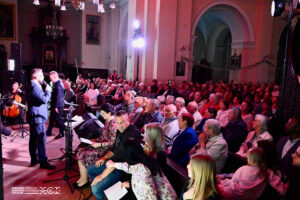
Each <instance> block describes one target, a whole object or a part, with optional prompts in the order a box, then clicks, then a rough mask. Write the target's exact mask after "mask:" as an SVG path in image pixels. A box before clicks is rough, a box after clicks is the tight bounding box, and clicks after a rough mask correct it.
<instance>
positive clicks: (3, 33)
mask: <svg viewBox="0 0 300 200" xmlns="http://www.w3.org/2000/svg"><path fill="white" fill-rule="evenodd" d="M15 39H16V6H15V4H9V3H2V2H1V3H0V40H15Z"/></svg>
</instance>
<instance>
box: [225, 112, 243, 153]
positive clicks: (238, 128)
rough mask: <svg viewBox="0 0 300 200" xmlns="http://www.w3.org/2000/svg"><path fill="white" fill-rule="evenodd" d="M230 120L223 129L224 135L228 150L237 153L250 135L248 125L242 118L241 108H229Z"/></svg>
mask: <svg viewBox="0 0 300 200" xmlns="http://www.w3.org/2000/svg"><path fill="white" fill-rule="evenodd" d="M228 120H229V122H228V124H227V125H226V127H225V128H224V131H223V137H224V139H225V140H226V142H227V144H228V150H229V151H230V152H232V153H235V152H237V151H238V150H239V148H240V146H241V145H242V143H243V142H244V141H245V139H246V137H247V135H248V131H247V125H246V123H245V122H244V121H243V120H242V118H241V110H240V109H239V108H232V109H230V110H229V113H228Z"/></svg>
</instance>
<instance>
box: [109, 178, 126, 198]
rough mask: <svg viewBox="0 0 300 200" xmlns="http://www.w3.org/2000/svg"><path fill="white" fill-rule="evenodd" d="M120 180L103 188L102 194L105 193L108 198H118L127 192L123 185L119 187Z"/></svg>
mask: <svg viewBox="0 0 300 200" xmlns="http://www.w3.org/2000/svg"><path fill="white" fill-rule="evenodd" d="M121 185H122V183H121V181H119V182H117V183H116V184H114V185H113V186H111V187H110V188H107V189H106V190H104V194H105V195H106V197H107V199H108V200H119V199H121V198H122V197H123V196H125V194H126V193H127V189H126V188H125V187H123V188H121Z"/></svg>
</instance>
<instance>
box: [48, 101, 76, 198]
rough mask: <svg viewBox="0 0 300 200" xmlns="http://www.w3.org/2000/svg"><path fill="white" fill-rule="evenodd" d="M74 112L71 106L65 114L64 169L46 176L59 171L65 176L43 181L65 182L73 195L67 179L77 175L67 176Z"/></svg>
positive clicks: (70, 161)
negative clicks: (63, 172)
mask: <svg viewBox="0 0 300 200" xmlns="http://www.w3.org/2000/svg"><path fill="white" fill-rule="evenodd" d="M73 110H74V107H73V106H70V108H69V112H68V114H67V126H66V135H65V148H66V152H65V168H64V169H60V170H57V171H55V172H51V173H49V174H48V176H50V175H52V174H55V173H57V172H60V171H65V175H64V176H63V178H61V179H53V180H45V181H43V182H44V183H49V182H53V181H66V182H67V184H68V186H69V188H70V191H71V193H73V192H74V191H73V189H72V187H71V185H70V183H69V179H71V178H74V177H77V176H79V175H75V176H68V170H69V169H71V166H72V141H73V134H72V131H73V130H72V112H73Z"/></svg>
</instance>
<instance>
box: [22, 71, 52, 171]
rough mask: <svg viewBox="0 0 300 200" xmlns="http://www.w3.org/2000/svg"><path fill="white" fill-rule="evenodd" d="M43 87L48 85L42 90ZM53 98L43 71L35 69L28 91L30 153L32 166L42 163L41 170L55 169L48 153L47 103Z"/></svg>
mask: <svg viewBox="0 0 300 200" xmlns="http://www.w3.org/2000/svg"><path fill="white" fill-rule="evenodd" d="M42 85H46V86H45V89H44V90H43V89H42ZM50 96H51V87H50V86H49V85H48V84H47V83H46V82H45V81H44V75H43V71H42V69H38V68H34V69H33V70H32V73H31V82H30V84H29V86H28V91H27V104H28V112H27V120H28V122H29V124H30V138H29V153H30V157H31V162H30V166H34V165H36V164H37V163H38V162H39V163H40V168H43V169H55V168H56V167H55V166H54V165H51V164H49V163H48V157H47V153H46V127H45V123H46V121H47V119H48V108H47V103H48V101H49V99H50Z"/></svg>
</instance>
